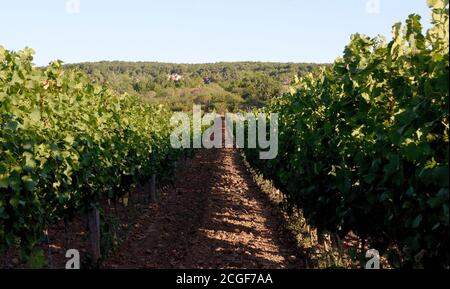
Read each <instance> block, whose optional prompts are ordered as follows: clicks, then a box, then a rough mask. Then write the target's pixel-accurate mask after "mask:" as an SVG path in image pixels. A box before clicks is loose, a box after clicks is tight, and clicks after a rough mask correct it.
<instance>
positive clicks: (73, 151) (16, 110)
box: [0, 47, 180, 265]
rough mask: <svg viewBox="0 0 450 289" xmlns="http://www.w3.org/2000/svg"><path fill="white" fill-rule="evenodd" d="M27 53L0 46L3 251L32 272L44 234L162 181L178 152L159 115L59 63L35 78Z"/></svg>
mask: <svg viewBox="0 0 450 289" xmlns="http://www.w3.org/2000/svg"><path fill="white" fill-rule="evenodd" d="M32 54H33V51H32V50H30V49H24V50H23V51H19V52H17V53H16V52H11V51H8V50H5V49H4V48H3V47H0V127H1V130H0V246H1V247H3V248H6V247H9V246H11V245H14V244H16V243H17V242H19V244H20V247H21V249H22V251H23V252H22V253H23V256H24V257H25V259H27V258H31V259H29V260H30V262H32V263H33V264H34V265H37V264H40V262H41V259H42V258H40V255H41V254H40V253H39V252H37V251H35V250H34V249H33V247H34V246H35V245H36V244H37V243H38V242H39V241H40V240H41V237H42V231H43V229H44V228H45V227H46V226H48V225H50V224H54V223H55V222H57V221H59V220H60V219H61V218H63V217H69V218H70V217H72V216H73V215H74V214H75V213H76V212H83V211H84V212H86V211H87V210H88V209H89V208H91V206H92V205H96V206H98V202H99V201H100V200H101V199H105V198H109V199H117V198H119V197H121V196H123V195H124V194H125V193H126V192H128V191H129V190H130V188H131V186H132V185H133V184H135V183H137V182H142V181H145V180H147V179H149V177H150V176H151V174H152V173H155V172H164V173H163V174H161V177H162V178H164V177H169V176H170V174H171V172H172V169H173V166H172V163H173V161H175V160H176V159H177V158H178V156H179V154H180V150H173V149H172V148H171V146H170V138H169V135H170V132H171V126H170V116H171V112H170V111H169V110H168V109H167V108H166V107H165V106H163V105H152V104H148V103H144V102H143V101H142V100H141V99H140V98H138V97H135V96H130V95H127V94H124V95H117V94H115V93H112V92H111V91H110V90H108V89H106V88H104V87H96V86H93V85H91V84H90V82H89V81H88V78H87V77H86V76H85V75H84V74H82V73H80V72H77V71H74V70H70V69H63V67H62V63H61V62H60V61H56V62H54V63H51V64H50V65H49V66H48V67H47V68H45V69H36V68H35V67H34V66H33V64H32ZM162 181H164V179H163V180H162ZM36 252H37V253H36Z"/></svg>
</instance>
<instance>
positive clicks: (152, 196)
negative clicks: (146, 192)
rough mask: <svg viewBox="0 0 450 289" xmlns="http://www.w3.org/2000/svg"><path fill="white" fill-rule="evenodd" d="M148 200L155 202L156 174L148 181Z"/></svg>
mask: <svg viewBox="0 0 450 289" xmlns="http://www.w3.org/2000/svg"><path fill="white" fill-rule="evenodd" d="M150 201H151V202H157V201H158V200H157V196H156V174H153V175H152V179H151V181H150Z"/></svg>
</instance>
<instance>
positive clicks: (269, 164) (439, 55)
mask: <svg viewBox="0 0 450 289" xmlns="http://www.w3.org/2000/svg"><path fill="white" fill-rule="evenodd" d="M429 3H430V5H431V6H432V8H433V27H432V28H431V29H430V30H429V31H428V32H427V34H426V35H423V34H422V27H421V24H420V21H419V20H420V16H418V15H410V16H409V18H408V20H407V21H406V27H402V25H401V24H396V25H394V27H393V39H392V40H391V41H390V42H389V43H385V41H384V40H383V39H381V38H369V37H365V36H362V35H358V34H356V35H353V36H352V40H351V42H350V44H349V45H348V46H347V47H346V49H345V52H344V56H343V58H339V59H337V60H336V61H335V63H334V65H333V66H332V67H330V68H326V69H323V71H322V73H321V74H320V76H318V77H315V76H312V75H308V76H306V77H304V78H302V79H301V80H300V81H299V83H298V86H297V87H296V89H295V90H293V93H287V94H284V95H283V96H282V97H279V98H277V99H275V100H274V101H273V102H272V103H271V104H270V105H269V107H268V108H267V111H270V112H278V113H279V114H280V115H279V117H280V119H279V125H280V128H279V143H280V146H279V147H280V148H279V157H278V158H276V159H275V160H270V161H263V160H259V159H258V158H257V157H258V154H257V151H254V150H246V154H247V156H248V159H249V160H250V161H251V163H252V164H253V165H254V166H256V167H258V168H259V169H260V170H261V171H262V172H263V173H264V174H265V176H266V177H268V178H271V179H273V180H274V182H275V184H276V185H277V186H278V187H279V188H280V189H281V190H282V191H284V192H285V193H286V194H287V197H288V198H289V200H290V201H291V203H292V204H295V205H298V206H300V207H302V208H303V210H304V214H305V216H306V218H307V219H308V221H309V222H310V223H311V224H312V225H314V226H317V227H318V228H319V229H320V230H323V229H325V230H329V231H331V232H339V233H341V234H342V235H345V234H347V233H348V232H349V231H353V232H356V233H357V234H358V235H360V236H361V237H363V238H367V239H368V240H369V242H370V246H371V248H375V249H377V250H379V251H380V253H382V254H385V255H386V256H388V257H389V259H390V260H391V263H392V264H393V265H394V266H404V267H427V268H431V267H441V268H442V267H448V266H449V251H448V243H449V187H448V184H449V168H448V160H449V138H448V130H449V120H448V114H449V107H448V105H449V103H448V101H449V72H448V68H449V61H448V57H449V50H448V49H449V46H448V29H449V26H448V19H449V17H448V1H442V0H435V1H429Z"/></svg>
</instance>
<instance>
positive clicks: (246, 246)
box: [104, 149, 304, 269]
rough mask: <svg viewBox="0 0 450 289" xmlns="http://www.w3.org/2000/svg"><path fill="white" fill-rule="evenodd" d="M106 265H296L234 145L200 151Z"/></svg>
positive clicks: (290, 246) (289, 245) (297, 259)
mask: <svg viewBox="0 0 450 289" xmlns="http://www.w3.org/2000/svg"><path fill="white" fill-rule="evenodd" d="M174 187H175V189H173V191H171V192H168V193H167V194H165V195H163V198H162V200H161V202H160V203H159V205H158V208H157V210H156V212H155V214H154V215H153V216H142V218H140V219H139V222H138V223H137V224H135V226H134V227H135V229H134V230H133V231H132V232H130V235H129V236H128V238H127V240H125V241H124V243H123V245H122V246H121V248H120V249H119V252H117V253H116V254H115V256H114V257H112V258H110V259H109V260H107V261H106V262H105V264H104V267H106V268H181V269H183V268H302V267H303V266H304V265H303V262H302V260H301V258H300V257H299V256H297V252H296V251H297V249H296V247H295V245H294V244H293V243H291V241H290V240H288V239H287V238H289V237H288V235H287V234H285V232H284V231H283V228H282V227H281V225H280V222H279V220H278V217H277V214H276V213H275V209H274V208H272V206H271V205H270V203H269V201H268V199H267V198H266V196H265V195H264V193H263V192H261V191H260V190H259V188H258V186H257V185H256V184H255V183H254V181H253V179H252V178H251V176H250V174H249V173H248V172H247V171H246V169H245V167H244V165H243V163H242V161H241V159H240V156H239V153H238V152H237V151H236V150H234V149H212V150H201V151H200V152H199V153H198V154H197V155H196V156H195V158H193V159H192V160H190V161H189V162H188V163H187V164H186V166H185V168H184V169H183V170H182V172H180V175H179V177H178V180H177V181H176V183H175V186H174Z"/></svg>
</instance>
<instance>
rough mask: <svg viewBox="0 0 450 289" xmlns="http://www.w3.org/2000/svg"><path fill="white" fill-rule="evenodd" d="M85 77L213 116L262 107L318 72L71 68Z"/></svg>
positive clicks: (264, 67) (269, 67)
mask: <svg viewBox="0 0 450 289" xmlns="http://www.w3.org/2000/svg"><path fill="white" fill-rule="evenodd" d="M67 67H69V68H73V67H75V68H78V69H80V70H82V71H84V72H86V73H87V74H88V75H89V77H90V78H91V79H92V81H94V82H96V83H98V84H102V85H107V86H108V87H110V88H112V89H114V90H116V91H117V92H119V93H129V94H134V95H138V96H141V97H142V98H143V99H144V100H145V101H148V102H157V103H166V104H169V106H170V107H171V108H172V109H173V110H191V109H192V103H197V104H202V106H203V108H204V109H206V110H208V111H211V110H216V111H218V112H223V111H236V110H245V109H248V108H251V107H262V106H264V105H266V104H267V103H268V101H269V100H270V99H272V98H273V97H275V96H279V95H281V94H283V93H284V92H286V91H287V89H288V88H289V85H290V83H291V82H292V80H293V79H294V77H295V76H303V75H304V74H305V73H309V72H314V71H317V70H318V68H319V67H320V65H318V64H309V63H267V62H230V63H225V62H221V63H212V64H169V63H158V62H121V61H114V62H106V61H102V62H94V63H79V64H70V65H67Z"/></svg>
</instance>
